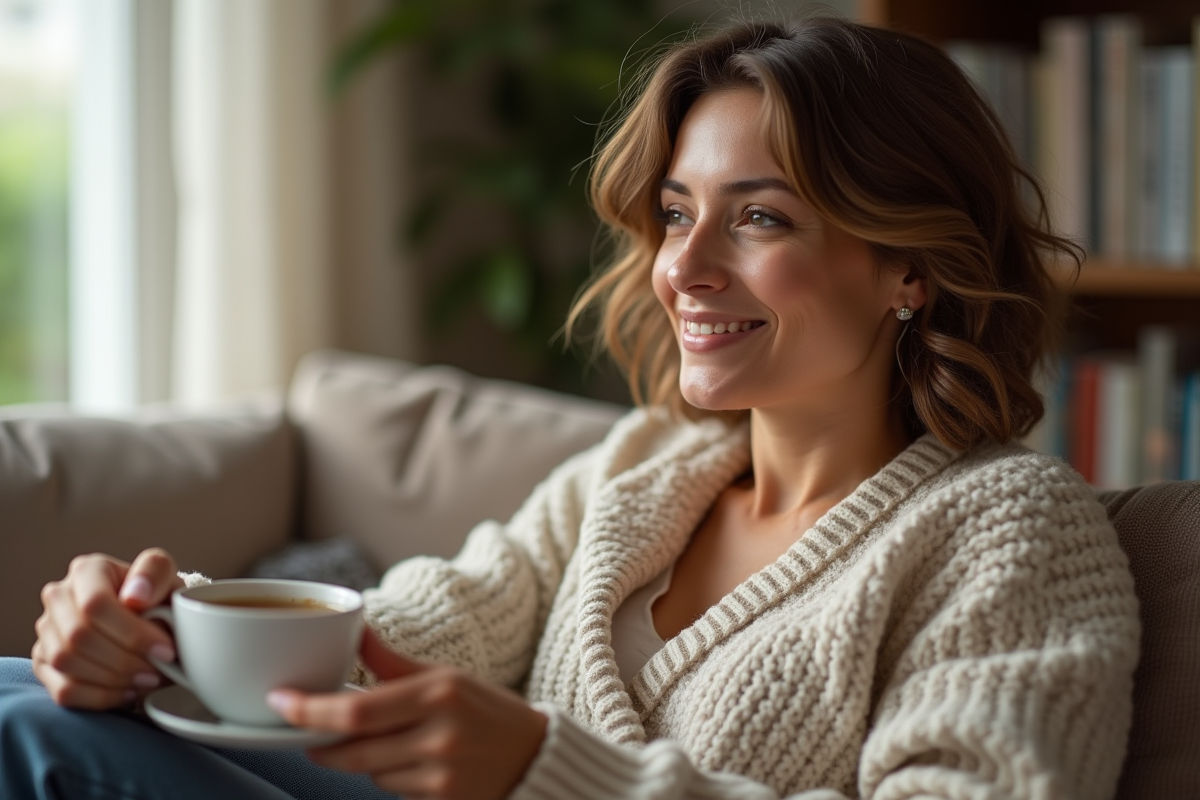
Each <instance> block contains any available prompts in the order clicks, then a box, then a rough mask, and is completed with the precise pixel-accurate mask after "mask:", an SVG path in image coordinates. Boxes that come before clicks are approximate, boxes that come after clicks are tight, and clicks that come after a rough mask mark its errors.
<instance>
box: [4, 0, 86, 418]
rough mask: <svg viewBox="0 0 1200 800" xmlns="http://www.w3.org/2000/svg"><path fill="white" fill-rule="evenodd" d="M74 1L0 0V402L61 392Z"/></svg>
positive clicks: (55, 396) (62, 396)
mask: <svg viewBox="0 0 1200 800" xmlns="http://www.w3.org/2000/svg"><path fill="white" fill-rule="evenodd" d="M74 13H75V4H74V2H73V0H0V403H14V402H26V401H37V400H66V399H67V397H68V386H67V383H68V373H69V364H68V356H67V351H68V326H67V318H68V305H69V303H68V281H69V276H68V260H69V254H68V245H67V243H68V240H69V236H70V232H69V220H68V210H69V207H70V196H69V188H68V187H69V185H70V133H69V132H70V129H71V124H70V109H71V106H72V94H73V83H74V75H75V24H74Z"/></svg>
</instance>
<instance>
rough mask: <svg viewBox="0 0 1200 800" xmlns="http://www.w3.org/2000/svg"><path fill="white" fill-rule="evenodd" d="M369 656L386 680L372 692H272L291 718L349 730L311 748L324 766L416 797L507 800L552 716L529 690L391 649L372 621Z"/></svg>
mask: <svg viewBox="0 0 1200 800" xmlns="http://www.w3.org/2000/svg"><path fill="white" fill-rule="evenodd" d="M362 659H363V663H364V664H366V665H367V666H368V667H370V669H371V671H372V672H374V673H375V675H376V676H377V677H378V678H379V679H380V680H381V681H383V685H382V686H380V687H378V688H376V689H372V690H371V691H368V692H339V693H335V694H306V693H304V692H299V691H295V690H291V689H279V690H276V691H274V692H271V694H270V695H269V698H268V702H269V703H270V704H271V706H272V707H273V708H275V709H276V710H277V711H278V712H279V713H280V714H282V715H283V717H284V719H286V720H287V721H288V722H290V723H291V724H293V725H295V726H297V727H301V728H312V729H315V730H322V731H336V732H338V733H344V734H346V735H347V736H349V737H350V738H349V739H348V740H347V741H345V742H341V743H339V744H335V745H330V746H328V747H321V748H316V749H313V750H310V751H309V752H308V755H309V758H311V759H312V760H313V761H315V762H316V763H318V764H321V765H323V766H326V767H332V768H333V769H338V770H342V771H345V772H365V773H368V774H370V776H371V779H372V780H373V781H374V782H375V784H376V785H377V786H379V787H380V788H381V789H384V790H386V791H389V792H394V793H396V794H399V795H401V796H403V797H405V798H409V800H415V798H420V797H429V798H439V799H440V800H459V798H463V799H467V798H469V800H491V799H492V798H497V800H498V798H503V797H505V796H507V795H508V794H509V793H510V792H511V791H512V790H513V788H515V787H516V785H517V784H518V783H519V782H520V781H521V778H522V777H523V776H524V775H525V771H526V770H527V769H528V768H529V765H530V764H531V763H532V762H533V759H534V757H535V756H536V755H537V753H538V750H539V748H540V747H541V745H542V740H543V739H544V738H545V736H546V724H547V720H546V717H545V716H544V715H543V714H541V713H540V712H538V711H537V710H535V709H534V708H532V707H531V706H530V705H529V704H528V703H526V702H525V701H524V700H523V699H521V697H520V696H518V695H516V694H514V693H513V692H510V691H508V690H506V689H502V688H499V687H496V686H492V685H490V684H486V683H483V682H482V681H479V680H477V679H475V678H472V677H471V676H469V675H467V674H466V673H464V672H462V671H461V670H458V669H454V668H452V667H444V666H437V665H432V664H422V663H419V662H416V661H412V660H410V659H407V658H404V657H403V656H400V655H397V654H396V653H393V652H392V651H390V650H389V649H388V648H387V647H386V646H384V644H383V643H382V642H380V641H379V639H378V638H376V636H375V634H374V633H373V632H372V631H371V630H370V629H369V628H368V629H367V631H366V634H365V635H364V636H363V643H362Z"/></svg>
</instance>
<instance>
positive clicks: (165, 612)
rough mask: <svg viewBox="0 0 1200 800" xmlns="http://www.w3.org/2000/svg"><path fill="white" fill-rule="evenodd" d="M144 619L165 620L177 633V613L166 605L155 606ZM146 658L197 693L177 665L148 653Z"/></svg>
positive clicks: (146, 613) (164, 672)
mask: <svg viewBox="0 0 1200 800" xmlns="http://www.w3.org/2000/svg"><path fill="white" fill-rule="evenodd" d="M142 619H156V620H159V621H160V622H165V623H166V624H167V627H168V628H170V629H171V633H172V634H174V633H175V615H174V614H172V613H171V609H169V608H167V607H166V606H155V607H154V608H152V609H150V610H148V611H146V612H145V613H144V614H142ZM146 658H147V659H148V660H149V661H150V663H151V664H153V665H154V667H155V669H157V670H158V671H159V672H161V673H162V674H164V675H166V676H167V677H168V678H170V679H171V680H173V681H175V682H176V683H178V684H179V685H180V686H183V687H184V688H186V689H187V690H188V691H190V692H192V693H193V694H194V693H195V689H193V688H192V682H191V681H189V680H188V679H187V676H186V675H184V674H183V670H182V669H180V668H179V667H177V666H175V664H170V663H168V662H166V661H160V660H159V659H157V658H155V657H154V656H151V655H147V656H146ZM176 663H178V662H176Z"/></svg>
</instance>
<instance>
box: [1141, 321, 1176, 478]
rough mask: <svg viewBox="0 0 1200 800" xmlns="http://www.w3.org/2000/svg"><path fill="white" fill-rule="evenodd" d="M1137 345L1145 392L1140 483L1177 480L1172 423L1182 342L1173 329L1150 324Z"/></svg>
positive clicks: (1143, 330)
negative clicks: (1176, 367) (1173, 385)
mask: <svg viewBox="0 0 1200 800" xmlns="http://www.w3.org/2000/svg"><path fill="white" fill-rule="evenodd" d="M1137 344H1138V363H1139V364H1140V368H1141V383H1142V393H1143V397H1142V411H1141V416H1142V419H1141V448H1140V449H1141V469H1140V481H1141V482H1142V483H1154V482H1155V481H1164V480H1169V479H1170V478H1171V477H1173V475H1172V473H1173V472H1174V470H1173V469H1172V465H1173V464H1174V462H1175V459H1176V458H1177V455H1176V444H1175V437H1174V435H1173V433H1174V432H1173V431H1172V429H1171V427H1172V426H1171V424H1170V423H1171V417H1172V415H1171V400H1172V398H1171V388H1172V384H1173V382H1174V378H1175V364H1176V353H1177V351H1178V342H1177V339H1176V335H1175V332H1174V331H1173V330H1172V329H1171V328H1169V327H1166V326H1162V325H1148V326H1146V327H1145V328H1142V329H1141V330H1140V331H1139V332H1138V343H1137Z"/></svg>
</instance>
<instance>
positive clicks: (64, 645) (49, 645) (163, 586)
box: [33, 551, 181, 709]
mask: <svg viewBox="0 0 1200 800" xmlns="http://www.w3.org/2000/svg"><path fill="white" fill-rule="evenodd" d="M135 567H136V569H137V570H138V571H137V572H135V571H134V568H135ZM173 567H174V562H173V561H172V560H171V558H170V556H169V555H167V554H166V553H164V552H163V551H147V552H145V553H143V554H142V555H141V556H139V557H138V560H137V561H135V562H134V565H132V566H131V565H129V564H126V563H125V562H123V561H119V560H117V559H115V558H111V557H109V556H105V555H99V554H94V555H87V556H80V557H78V558H76V559H74V560H73V561H72V562H71V566H70V569H69V570H68V573H67V576H66V578H64V579H63V580H61V581H54V582H51V583H48V584H46V586H45V587H44V588H43V590H42V605H43V607H44V610H43V613H42V615H41V617H39V619H38V621H37V623H36V626H35V627H36V630H37V634H38V640H37V644H35V646H34V650H33V661H34V671H35V673H36V674H37V675H38V678H39V679H40V680H41V681H42V683H43V684H44V685H45V686H46V688H47V689H48V690H49V691H50V694H51V696H52V697H53V698H54V699H55V700H56V701H57V702H59V703H60V704H62V705H66V706H72V707H77V708H93V709H100V708H111V707H113V706H117V705H120V704H122V703H124V702H128V701H129V699H130V698H131V697H133V696H136V695H137V694H138V693H139V691H144V690H147V689H150V688H153V687H155V686H157V685H159V683H160V682H161V679H160V678H159V676H158V674H157V672H156V671H155V670H154V667H153V666H152V665H151V664H150V663H149V662H148V661H147V660H146V655H147V653H149V652H154V653H155V655H156V656H158V657H160V658H162V659H163V660H168V661H169V660H173V659H174V647H173V645H172V641H171V637H170V636H169V635H168V634H167V632H166V631H164V630H163V629H162V628H160V627H159V626H157V625H156V624H154V623H152V622H149V621H147V620H144V619H142V617H141V616H140V612H139V609H138V608H136V606H137V605H138V604H140V603H142V602H147V603H149V604H151V605H153V604H154V603H155V602H156V598H159V597H165V596H166V594H167V593H169V592H170V590H171V589H172V588H173V587H174V586H175V585H177V584H181V581H179V580H178V579H177V578H175V576H174V573H173V572H171V573H170V574H168V573H167V572H166V571H167V570H169V569H173ZM130 576H133V577H134V578H137V577H139V576H140V577H143V578H144V579H145V585H146V586H148V587H149V591H148V592H145V591H142V590H137V591H135V592H134V595H135V597H134V598H133V602H132V603H131V604H130V605H129V606H127V605H125V604H123V603H122V601H121V600H120V599H119V597H118V592H119V591H121V589H122V587H123V586H127V585H128V584H129V581H128V580H127V579H128V578H129V577H130ZM135 588H136V585H135Z"/></svg>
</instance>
